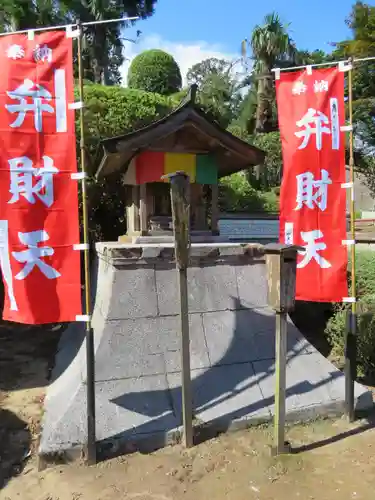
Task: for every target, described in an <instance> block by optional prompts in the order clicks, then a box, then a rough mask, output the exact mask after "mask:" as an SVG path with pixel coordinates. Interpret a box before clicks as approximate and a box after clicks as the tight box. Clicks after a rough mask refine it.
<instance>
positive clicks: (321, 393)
mask: <svg viewBox="0 0 375 500" xmlns="http://www.w3.org/2000/svg"><path fill="white" fill-rule="evenodd" d="M325 361H327V360H326V359H325V358H323V357H322V356H321V355H320V354H319V353H318V352H316V353H315V354H314V353H310V354H301V355H298V356H295V357H292V358H290V359H289V360H288V363H287V381H286V384H287V392H286V411H287V413H288V414H290V415H291V416H293V415H294V414H302V415H303V414H304V413H305V414H308V413H310V414H312V412H309V409H315V411H314V413H315V415H319V413H320V410H321V409H323V408H324V407H327V408H329V407H333V406H334V403H337V404H339V405H341V406H342V405H343V402H344V400H345V392H344V387H345V385H344V384H345V377H344V374H343V373H342V372H340V371H339V370H337V369H336V368H335V367H334V366H333V365H332V364H331V363H329V362H328V361H327V363H325ZM253 367H254V371H255V375H256V380H257V383H258V384H259V386H260V389H261V391H262V394H263V398H264V402H265V404H267V406H268V407H269V408H270V410H271V413H272V414H274V411H275V404H274V403H275V398H274V394H275V383H276V381H275V363H274V362H273V363H272V364H270V363H268V362H267V361H255V362H253ZM355 395H356V398H357V399H358V402H359V407H358V409H362V408H361V407H364V406H367V408H369V407H371V404H372V395H371V393H370V392H369V391H367V390H366V389H365V388H364V387H363V386H361V385H360V384H356V388H355ZM363 398H365V399H367V402H366V401H365V402H364V403H365V404H363V402H361V399H363ZM323 414H324V413H323Z"/></svg>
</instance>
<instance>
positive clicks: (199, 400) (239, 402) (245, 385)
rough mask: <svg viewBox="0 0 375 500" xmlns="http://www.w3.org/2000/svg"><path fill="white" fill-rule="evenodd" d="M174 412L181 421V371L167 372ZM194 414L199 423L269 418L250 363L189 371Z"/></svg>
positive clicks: (267, 409) (268, 411) (269, 414)
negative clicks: (190, 373) (190, 372)
mask: <svg viewBox="0 0 375 500" xmlns="http://www.w3.org/2000/svg"><path fill="white" fill-rule="evenodd" d="M167 379H168V385H169V387H170V389H171V395H172V398H173V408H174V411H175V414H176V415H178V417H179V419H180V421H181V420H182V399H181V373H170V374H168V375H167ZM192 389H193V405H194V406H193V407H194V416H195V418H196V421H197V422H198V423H204V424H205V423H210V422H215V421H219V420H220V421H227V422H230V421H232V420H234V419H239V418H246V419H249V418H259V417H262V418H264V419H266V420H267V419H269V418H270V417H271V413H270V410H269V408H268V406H267V405H266V404H264V403H263V397H262V393H261V390H260V388H259V386H258V384H257V381H256V377H255V374H254V370H253V367H252V365H251V363H241V364H236V365H228V366H215V367H213V368H211V369H210V370H208V371H205V370H193V371H192Z"/></svg>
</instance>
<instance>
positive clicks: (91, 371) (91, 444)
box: [78, 25, 96, 465]
mask: <svg viewBox="0 0 375 500" xmlns="http://www.w3.org/2000/svg"><path fill="white" fill-rule="evenodd" d="M78 28H79V36H78V79H79V98H80V101H81V102H82V103H83V102H84V91H83V64H82V26H80V25H78ZM79 115H80V135H81V138H80V152H81V171H82V173H83V179H82V218H83V242H84V244H85V250H84V266H85V284H84V286H85V314H86V315H87V318H88V319H87V321H86V369H87V375H86V376H87V381H86V398H87V401H86V405H87V406H86V408H87V449H86V463H87V464H88V465H92V464H94V463H95V462H96V423H95V349H94V333H93V330H92V327H91V290H90V289H91V286H90V253H89V225H88V209H87V192H86V146H85V122H84V113H83V107H82V106H81V108H80V112H79Z"/></svg>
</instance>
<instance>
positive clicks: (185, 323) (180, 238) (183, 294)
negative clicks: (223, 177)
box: [168, 172, 194, 448]
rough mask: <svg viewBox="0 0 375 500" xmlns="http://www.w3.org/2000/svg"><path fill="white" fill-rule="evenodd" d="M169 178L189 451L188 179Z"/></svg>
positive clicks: (181, 174)
mask: <svg viewBox="0 0 375 500" xmlns="http://www.w3.org/2000/svg"><path fill="white" fill-rule="evenodd" d="M168 177H169V179H170V182H171V204H172V219H173V231H174V239H175V252H176V268H177V280H178V288H179V297H180V322H181V370H182V382H181V387H182V418H183V427H184V435H183V444H184V446H185V447H186V448H191V447H192V446H193V444H194V437H193V400H192V387H191V374H190V339H189V307H188V287H187V268H188V265H189V250H190V230H189V222H190V203H189V189H190V182H189V177H188V176H187V175H186V174H185V173H184V172H177V173H176V174H172V175H169V176H168Z"/></svg>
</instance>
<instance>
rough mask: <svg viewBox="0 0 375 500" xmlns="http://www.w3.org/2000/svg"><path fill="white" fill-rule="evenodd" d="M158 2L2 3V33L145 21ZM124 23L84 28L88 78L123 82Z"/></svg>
mask: <svg viewBox="0 0 375 500" xmlns="http://www.w3.org/2000/svg"><path fill="white" fill-rule="evenodd" d="M156 1H157V0H32V1H31V0H0V25H1V28H2V30H3V31H10V30H23V29H30V28H35V27H38V26H49V25H58V24H69V23H75V22H77V21H78V20H79V21H81V22H89V21H101V20H105V19H116V18H120V17H135V16H138V17H140V18H142V19H144V18H146V17H149V16H151V15H152V14H153V12H154V6H155V4H156ZM122 31H123V23H110V24H98V25H95V26H88V27H85V30H84V32H85V50H84V64H85V78H87V79H89V80H91V81H93V82H96V83H103V84H106V85H111V84H115V83H120V81H121V76H120V72H119V68H120V66H121V64H122V63H123V61H124V56H123V44H122V36H123V35H122Z"/></svg>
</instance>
